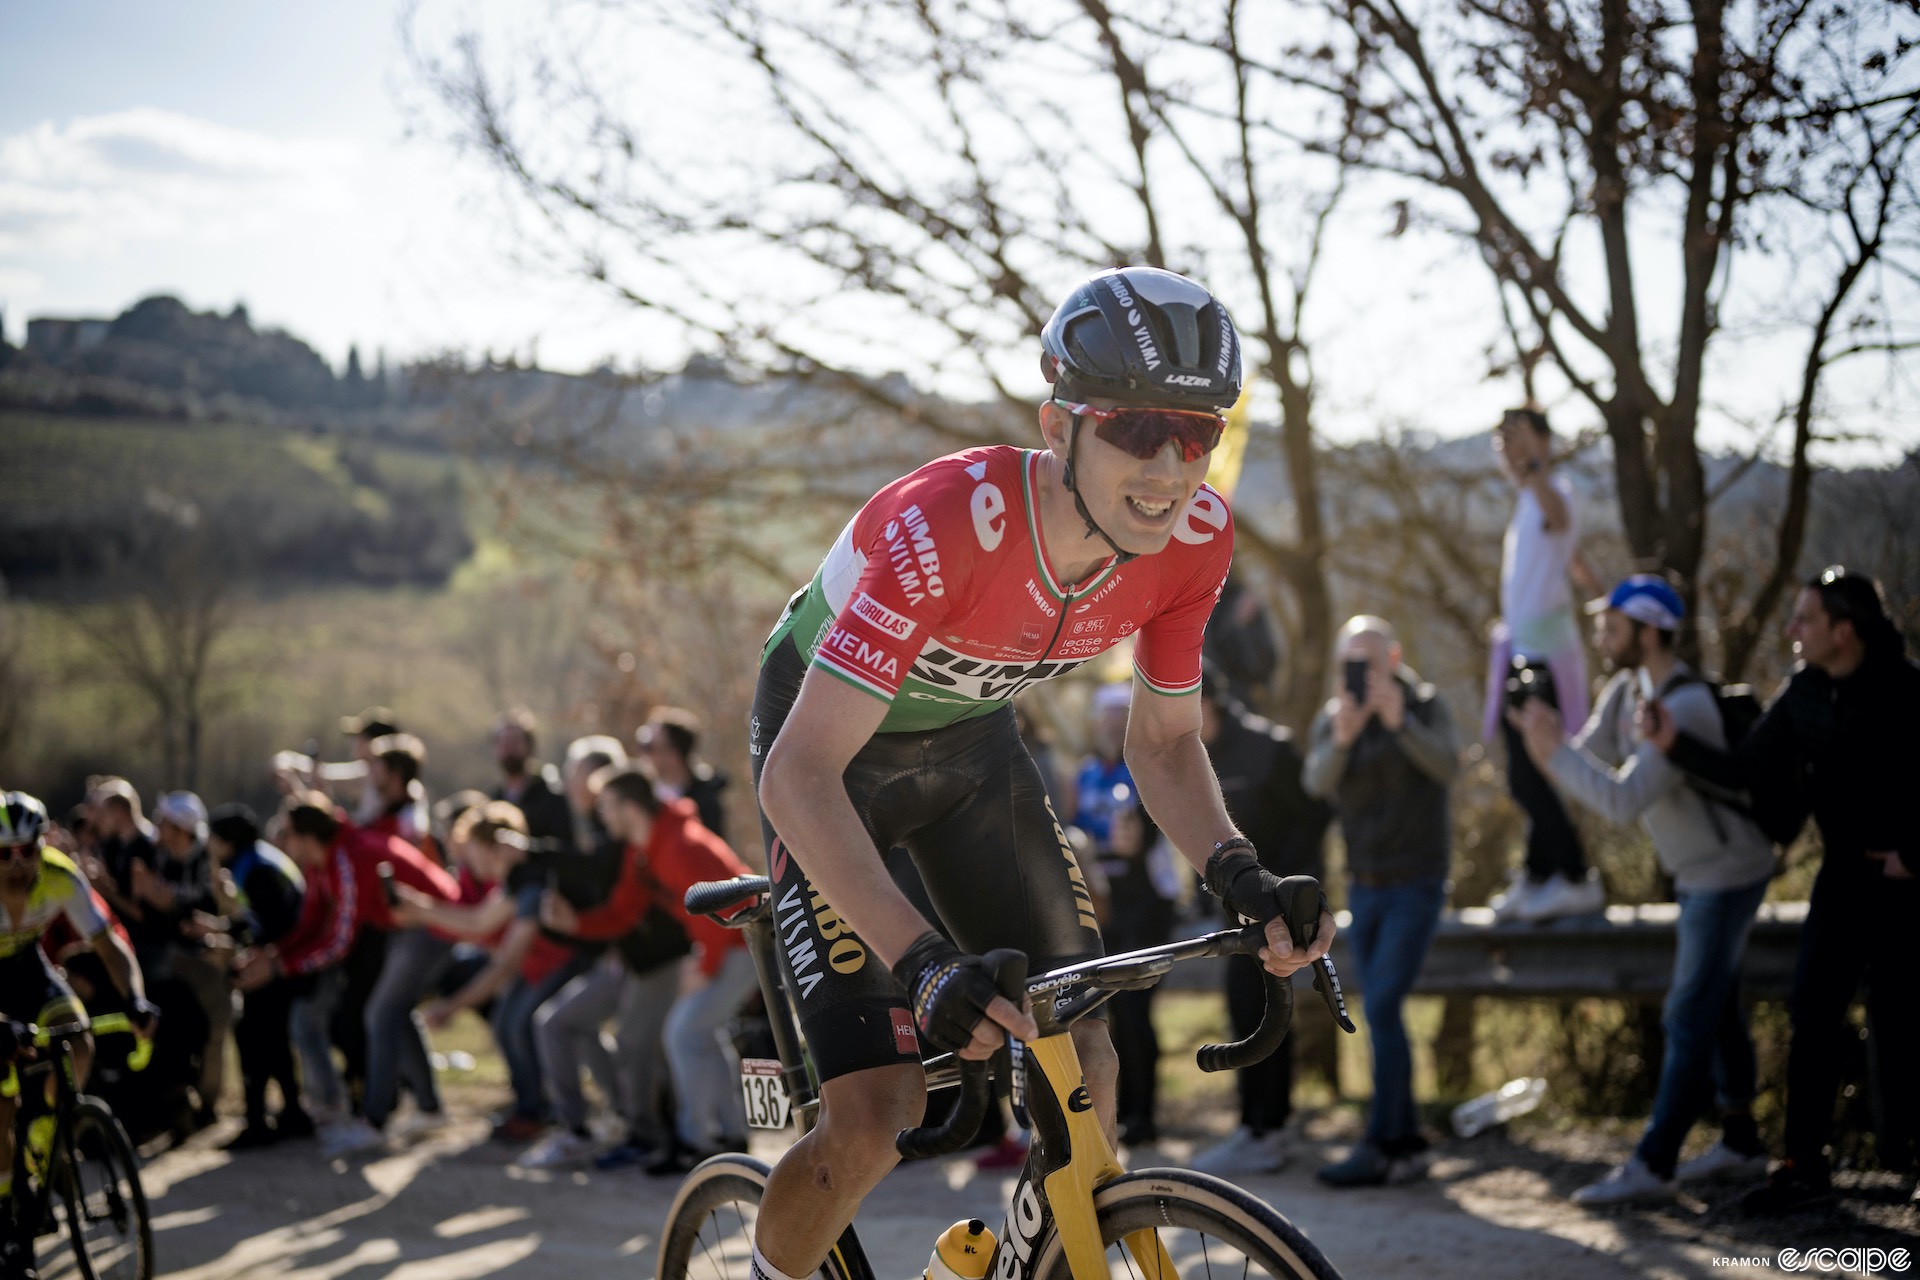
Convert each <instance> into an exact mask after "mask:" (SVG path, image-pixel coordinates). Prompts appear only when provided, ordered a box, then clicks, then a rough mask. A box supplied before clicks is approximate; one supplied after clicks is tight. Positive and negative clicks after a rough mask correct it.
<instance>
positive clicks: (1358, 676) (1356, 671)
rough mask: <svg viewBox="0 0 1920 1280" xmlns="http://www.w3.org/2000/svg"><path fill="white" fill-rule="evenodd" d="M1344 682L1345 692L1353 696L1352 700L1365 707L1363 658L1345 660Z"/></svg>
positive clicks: (1365, 661)
mask: <svg viewBox="0 0 1920 1280" xmlns="http://www.w3.org/2000/svg"><path fill="white" fill-rule="evenodd" d="M1346 681H1347V692H1348V693H1350V694H1352V695H1353V700H1354V701H1355V702H1358V703H1360V704H1362V705H1365V703H1366V701H1367V660H1366V659H1365V658H1348V659H1347V662H1346Z"/></svg>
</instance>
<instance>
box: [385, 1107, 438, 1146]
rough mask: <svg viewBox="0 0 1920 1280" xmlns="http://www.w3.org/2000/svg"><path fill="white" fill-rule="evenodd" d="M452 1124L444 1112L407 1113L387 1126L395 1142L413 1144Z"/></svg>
mask: <svg viewBox="0 0 1920 1280" xmlns="http://www.w3.org/2000/svg"><path fill="white" fill-rule="evenodd" d="M452 1123H453V1117H452V1116H450V1115H448V1114H447V1113H446V1112H445V1111H409V1112H408V1113H407V1114H406V1115H404V1116H401V1117H400V1118H399V1119H397V1120H395V1121H393V1122H392V1123H391V1124H390V1125H388V1132H389V1134H390V1136H391V1137H392V1138H393V1140H394V1141H395V1142H413V1141H415V1140H416V1139H419V1138H424V1137H427V1136H428V1135H429V1134H434V1133H438V1132H440V1130H442V1129H444V1128H446V1127H447V1126H448V1125H450V1124H452Z"/></svg>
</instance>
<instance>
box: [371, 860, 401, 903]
mask: <svg viewBox="0 0 1920 1280" xmlns="http://www.w3.org/2000/svg"><path fill="white" fill-rule="evenodd" d="M374 870H375V871H377V872H379V874H380V891H381V892H382V893H384V894H386V895H387V905H388V906H389V907H397V906H399V905H400V895H399V893H398V892H396V891H395V889H394V887H393V864H392V863H391V862H383V863H381V864H380V865H379V866H377V867H375V868H374Z"/></svg>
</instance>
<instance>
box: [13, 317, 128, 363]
mask: <svg viewBox="0 0 1920 1280" xmlns="http://www.w3.org/2000/svg"><path fill="white" fill-rule="evenodd" d="M111 332H113V321H111V320H62V319H57V318H55V317H53V316H38V317H36V318H34V319H31V320H28V321H27V350H29V351H33V352H37V353H38V354H39V355H40V356H42V357H43V358H45V359H47V360H49V361H56V360H64V359H67V358H69V357H72V356H76V355H79V354H80V353H81V352H82V351H86V350H89V349H90V348H93V347H97V346H99V345H100V344H101V343H102V342H105V341H106V340H107V335H108V334H109V333H111Z"/></svg>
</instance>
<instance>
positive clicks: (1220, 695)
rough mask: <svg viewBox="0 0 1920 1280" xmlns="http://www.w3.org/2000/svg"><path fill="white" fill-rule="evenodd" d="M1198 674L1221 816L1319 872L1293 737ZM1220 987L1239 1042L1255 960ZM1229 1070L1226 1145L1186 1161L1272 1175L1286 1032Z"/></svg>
mask: <svg viewBox="0 0 1920 1280" xmlns="http://www.w3.org/2000/svg"><path fill="white" fill-rule="evenodd" d="M1223 600H1224V598H1223ZM1216 612H1217V610H1216ZM1209 629H1211V628H1209ZM1202 673H1203V674H1202V681H1201V687H1200V741H1202V742H1203V743H1205V744H1206V747H1207V758H1208V759H1210V760H1212V761H1213V770H1214V773H1215V775H1216V776H1218V777H1219V779H1220V794H1221V797H1222V798H1223V799H1224V800H1225V801H1226V802H1227V815H1228V816H1229V817H1231V818H1232V819H1233V825H1234V826H1236V827H1238V828H1239V829H1240V830H1241V831H1242V832H1243V833H1244V834H1245V835H1246V837H1247V839H1249V840H1251V841H1253V847H1254V848H1255V850H1257V851H1258V854H1259V857H1260V863H1261V865H1262V866H1264V867H1266V868H1267V870H1269V871H1271V872H1273V874H1275V875H1277V876H1295V875H1303V876H1313V877H1315V878H1316V879H1318V878H1320V877H1322V876H1323V875H1324V874H1325V867H1324V866H1323V865H1322V852H1321V845H1322V844H1323V842H1324V840H1325V836H1326V831H1327V823H1328V822H1329V821H1331V820H1332V817H1333V812H1332V810H1330V809H1329V808H1327V806H1326V805H1325V804H1324V803H1322V802H1321V801H1319V800H1317V799H1315V798H1314V797H1312V796H1310V795H1308V794H1307V793H1306V791H1305V789H1304V788H1303V787H1302V785H1301V770H1302V768H1303V767H1304V765H1305V763H1306V762H1305V760H1304V759H1303V758H1302V757H1301V755H1300V751H1299V749H1298V748H1296V747H1295V746H1294V743H1293V735H1292V734H1290V733H1288V732H1287V730H1285V729H1283V728H1281V727H1280V726H1279V725H1276V724H1273V723H1271V722H1270V721H1267V720H1263V719H1261V718H1260V717H1259V716H1256V715H1254V714H1253V713H1252V712H1251V711H1249V710H1247V708H1246V707H1245V706H1244V705H1242V704H1241V703H1240V702H1239V701H1237V700H1236V699H1235V698H1234V697H1233V695H1232V692H1231V690H1232V687H1233V686H1232V684H1231V682H1230V681H1229V680H1228V679H1227V678H1226V677H1225V676H1224V674H1223V673H1222V672H1221V671H1220V670H1219V669H1218V668H1217V667H1214V666H1213V665H1211V664H1205V665H1203V667H1202ZM1226 986H1227V1012H1228V1015H1229V1016H1230V1018H1231V1019H1232V1022H1233V1035H1234V1038H1235V1039H1244V1038H1245V1037H1247V1036H1250V1035H1252V1034H1253V1032H1254V1029H1255V1028H1257V1027H1258V1026H1259V1025H1260V1020H1261V1017H1262V1015H1263V1014H1264V1013H1265V1011H1266V1003H1267V997H1266V983H1265V982H1264V981H1263V980H1262V979H1261V977H1260V965H1259V964H1258V962H1256V961H1255V960H1253V959H1252V958H1251V957H1248V956H1234V957H1232V958H1231V959H1229V960H1228V961H1227V978H1226ZM1235 1074H1236V1076H1237V1080H1236V1084H1237V1086H1238V1090H1239V1095H1240V1125H1239V1127H1238V1128H1237V1129H1235V1130H1234V1132H1233V1134H1232V1135H1231V1136H1230V1137H1229V1138H1228V1139H1227V1140H1226V1141H1225V1142H1222V1143H1220V1144H1219V1145H1217V1146H1215V1147H1213V1148H1211V1149H1210V1150H1207V1151H1204V1152H1202V1153H1200V1154H1199V1155H1198V1156H1196V1157H1195V1158H1194V1160H1193V1167H1194V1168H1195V1169H1198V1170H1200V1171H1201V1172H1202V1173H1214V1174H1240V1173H1272V1172H1273V1171H1275V1170H1276V1169H1279V1168H1280V1167H1281V1166H1282V1165H1283V1164H1285V1163H1286V1158H1287V1157H1286V1150H1285V1148H1284V1146H1283V1145H1282V1144H1283V1141H1284V1137H1285V1135H1284V1127H1285V1125H1286V1123H1287V1121H1288V1119H1289V1118H1290V1117H1291V1115H1292V1113H1293V1037H1292V1036H1289V1037H1287V1039H1285V1040H1283V1041H1282V1042H1281V1044H1280V1048H1279V1049H1278V1050H1277V1051H1276V1052H1275V1053H1274V1054H1273V1056H1272V1057H1270V1058H1268V1059H1267V1060H1266V1061H1265V1062H1262V1063H1258V1064H1256V1065H1254V1066H1251V1067H1245V1068H1242V1069H1241V1070H1240V1071H1238V1072H1237V1073H1235Z"/></svg>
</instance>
